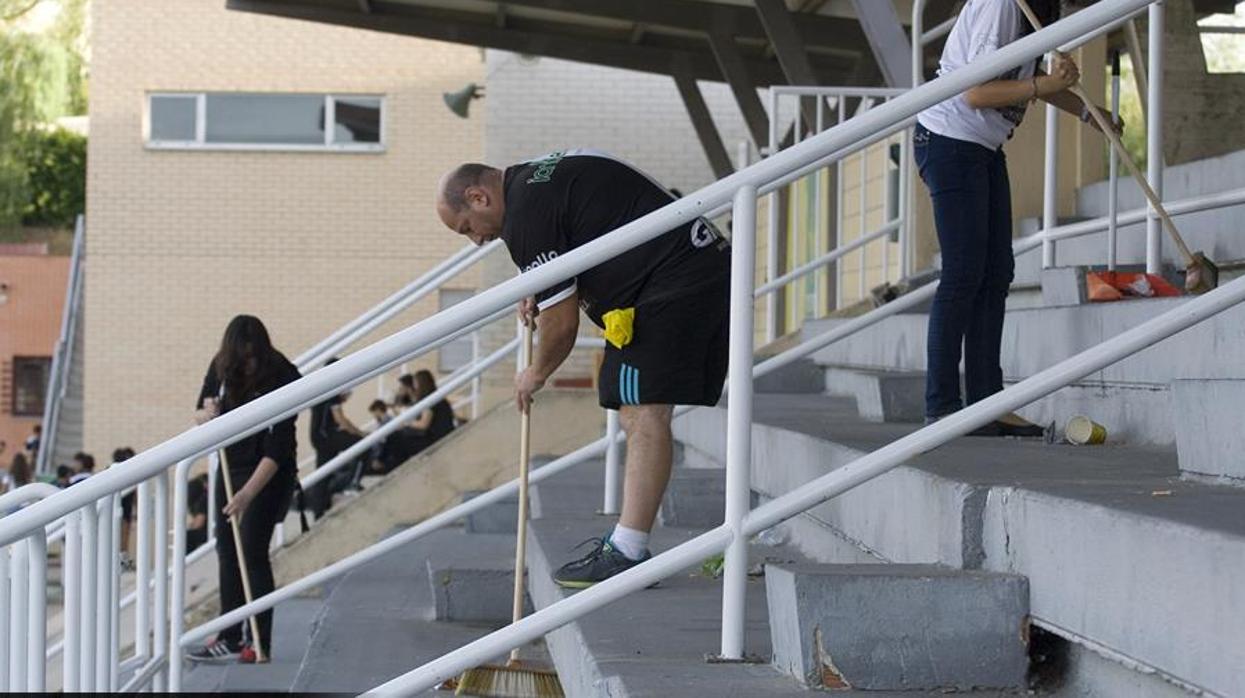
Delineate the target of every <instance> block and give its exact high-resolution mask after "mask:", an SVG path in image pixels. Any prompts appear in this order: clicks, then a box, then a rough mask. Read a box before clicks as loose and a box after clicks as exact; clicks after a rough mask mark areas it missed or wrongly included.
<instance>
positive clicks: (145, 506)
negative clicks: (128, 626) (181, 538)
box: [134, 480, 160, 657]
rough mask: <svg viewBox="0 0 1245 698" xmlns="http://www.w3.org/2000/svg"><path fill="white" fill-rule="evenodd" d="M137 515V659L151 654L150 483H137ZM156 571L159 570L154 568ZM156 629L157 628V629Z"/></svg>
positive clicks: (135, 602)
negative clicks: (149, 586)
mask: <svg viewBox="0 0 1245 698" xmlns="http://www.w3.org/2000/svg"><path fill="white" fill-rule="evenodd" d="M135 497H136V498H137V499H138V501H137V502H135V505H136V506H135V507H134V508H135V510H136V511H137V514H138V526H137V529H138V530H137V534H136V536H135V541H134V562H135V564H136V565H137V566H138V570H137V574H136V575H135V582H136V584H137V586H136V587H135V589H134V591H135V593H136V595H137V597H136V598H135V600H134V652H135V654H137V655H138V656H140V657H146V656H150V655H149V653H150V652H151V641H150V640H151V638H150V633H151V591H150V589H149V588H148V585H149V584H150V583H151V481H150V480H144V481H143V482H141V483H139V485H138V491H137V493H136V495H135ZM157 569H159V568H157ZM156 627H157V628H159V627H160V626H158V625H157V626H156Z"/></svg>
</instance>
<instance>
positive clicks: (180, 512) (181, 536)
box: [156, 459, 211, 693]
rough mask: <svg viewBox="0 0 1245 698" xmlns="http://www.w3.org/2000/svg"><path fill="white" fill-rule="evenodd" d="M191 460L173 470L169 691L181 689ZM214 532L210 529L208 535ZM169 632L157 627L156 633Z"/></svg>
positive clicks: (177, 691) (183, 462) (181, 463)
mask: <svg viewBox="0 0 1245 698" xmlns="http://www.w3.org/2000/svg"><path fill="white" fill-rule="evenodd" d="M191 464H192V461H190V460H189V459H187V460H184V461H181V462H180V463H178V464H177V467H176V468H175V469H174V470H173V583H172V593H171V594H170V597H171V598H170V600H169V627H168V628H167V632H168V634H169V639H168V677H169V680H168V686H167V688H168V690H169V692H171V693H180V692H181V690H182V634H183V633H184V632H185V629H186V508H187V501H186V500H187V493H186V490H187V482H186V477H187V475H189V473H190V466H191ZM210 533H211V529H209V534H210ZM165 631H166V629H165V628H162V627H161V626H159V625H157V626H156V632H157V633H162V632H165Z"/></svg>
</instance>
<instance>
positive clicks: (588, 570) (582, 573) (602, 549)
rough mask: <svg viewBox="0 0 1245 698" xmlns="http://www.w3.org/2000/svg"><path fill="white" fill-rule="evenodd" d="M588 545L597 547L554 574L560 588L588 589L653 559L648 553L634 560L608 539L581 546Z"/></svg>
mask: <svg viewBox="0 0 1245 698" xmlns="http://www.w3.org/2000/svg"><path fill="white" fill-rule="evenodd" d="M588 543H594V544H595V546H594V547H593V549H592V550H591V551H590V552H589V553H588V554H587V555H585V556H583V557H581V558H579V559H578V560H572V561H571V562H568V563H566V564H565V565H562V567H561V568H559V569H558V571H557V572H555V573H554V574H553V581H554V582H555V583H556V584H557V585H558V586H560V587H563V588H565V589H587V588H588V587H590V586H592V585H593V584H596V583H597V582H603V581H605V580H607V579H609V578H610V577H613V576H614V575H616V574H618V573H620V572H626V571H627V570H629V569H631V568H632V567H635V566H636V565H638V564H640V563H641V562H644V561H645V560H647V559H649V558H650V557H652V555H651V554H650V553H647V552H646V553H644V557H643V558H642V559H640V560H632V559H631V558H629V557H627V556H626V555H623V554H622V553H621V552H619V551H618V550H617V549H616V548H615V547H614V546H613V545H611V544H610V540H609V538H608V537H605V538H591V539H589V540H586V541H584V542H583V543H580V544H579V545H580V546H583V545H586V544H588ZM577 547H578V546H577Z"/></svg>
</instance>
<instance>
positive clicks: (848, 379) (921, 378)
mask: <svg viewBox="0 0 1245 698" xmlns="http://www.w3.org/2000/svg"><path fill="white" fill-rule="evenodd" d="M823 368H824V372H825V387H826V390H825V392H826V393H827V394H829V395H836V396H840V397H850V398H852V399H853V400H855V401H856V411H857V413H858V414H859V415H860V418H861V419H864V420H866V421H870V422H910V423H920V422H923V421H924V419H925V374H924V373H923V372H918V371H877V370H871V369H853V368H842V367H839V366H825V367H823Z"/></svg>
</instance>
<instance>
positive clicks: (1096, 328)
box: [804, 298, 1245, 447]
mask: <svg viewBox="0 0 1245 698" xmlns="http://www.w3.org/2000/svg"><path fill="white" fill-rule="evenodd" d="M1185 302H1186V299H1185V298H1159V299H1143V300H1128V301H1120V302H1116V303H1091V304H1086V305H1078V306H1064V307H1053V308H1048V307H1043V308H1033V309H1028V310H1014V311H1009V312H1008V314H1007V319H1006V322H1005V324H1004V327H1003V348H1002V352H1001V358H1002V365H1003V375H1004V381H1005V383H1007V384H1011V383H1015V382H1018V381H1020V380H1023V379H1024V378H1027V377H1029V376H1032V375H1034V374H1036V373H1038V372H1039V371H1041V370H1043V369H1045V368H1048V367H1050V366H1051V365H1053V364H1055V363H1057V362H1059V361H1061V360H1063V359H1066V358H1068V357H1070V356H1073V355H1074V354H1076V353H1079V352H1081V351H1084V350H1085V349H1089V348H1091V347H1093V346H1096V345H1098V344H1100V343H1102V342H1103V341H1105V340H1107V339H1110V338H1111V337H1115V336H1117V335H1119V334H1121V333H1122V332H1124V331H1126V330H1129V329H1131V328H1133V327H1136V326H1137V325H1140V324H1141V323H1143V322H1145V321H1146V320H1149V319H1151V318H1153V317H1155V316H1156V315H1159V314H1161V313H1163V312H1166V311H1168V310H1171V309H1173V308H1177V307H1180V306H1181V305H1182V304H1183V303H1185ZM836 322H840V321H836V320H818V321H813V322H810V323H808V325H806V326H805V329H804V333H805V336H806V337H812V336H814V335H815V334H818V333H820V332H824V331H826V330H827V329H829V328H831V327H833V326H834V325H835V323H836ZM927 325H928V318H927V316H925V315H911V314H901V315H897V316H895V317H891V318H888V319H886V320H884V321H882V322H880V323H878V324H876V325H874V326H872V327H870V328H868V329H865V330H862V331H861V332H859V333H857V334H856V335H854V336H853V337H852V338H851V339H850V340H849V341H845V342H838V343H836V344H832V345H830V346H828V347H826V348H825V349H823V350H821V351H819V352H817V353H816V354H815V355H814V356H813V359H814V360H815V361H817V362H818V363H820V364H822V365H827V366H838V367H851V368H865V369H875V370H885V371H901V372H910V371H924V370H925V368H926V366H925V358H926V356H925V352H926V331H927ZM1242 328H1245V307H1236V308H1232V309H1229V310H1227V311H1224V312H1223V313H1221V314H1219V315H1216V316H1215V317H1213V318H1210V319H1208V320H1206V321H1205V322H1202V323H1200V324H1198V325H1196V326H1194V327H1192V328H1190V329H1188V330H1185V331H1184V332H1182V333H1180V334H1178V335H1176V336H1174V337H1171V338H1169V339H1167V340H1164V341H1163V342H1160V343H1158V344H1156V345H1154V346H1152V347H1150V348H1148V349H1145V350H1143V351H1140V352H1138V353H1136V354H1134V355H1133V356H1131V357H1129V358H1127V359H1125V360H1124V361H1121V362H1119V363H1117V364H1115V365H1113V366H1109V367H1107V368H1105V369H1103V370H1102V371H1099V372H1097V373H1094V374H1091V375H1089V376H1087V377H1085V378H1084V379H1082V380H1081V381H1079V382H1077V383H1075V384H1073V385H1072V386H1069V387H1068V388H1065V389H1063V390H1060V391H1057V392H1055V393H1053V394H1052V395H1050V396H1048V397H1046V398H1043V399H1042V400H1039V401H1037V402H1034V403H1032V404H1031V405H1029V406H1028V407H1026V408H1025V409H1023V410H1021V414H1023V415H1024V416H1025V417H1028V418H1029V419H1030V420H1032V421H1034V422H1037V423H1039V424H1046V423H1049V422H1051V421H1056V422H1057V423H1058V424H1059V425H1060V426H1062V425H1063V423H1064V422H1065V421H1066V420H1067V419H1068V418H1070V417H1071V416H1073V415H1076V414H1085V415H1088V416H1090V417H1091V418H1093V419H1094V421H1097V422H1099V423H1101V424H1103V425H1105V426H1106V427H1107V431H1108V436H1109V438H1110V439H1111V440H1112V441H1114V442H1119V443H1127V444H1135V445H1147V444H1149V445H1159V446H1168V447H1170V446H1173V445H1174V444H1175V440H1176V435H1175V430H1174V428H1173V425H1172V420H1171V416H1170V413H1169V398H1170V394H1169V393H1168V385H1169V383H1170V382H1171V381H1172V380H1176V379H1182V378H1237V377H1240V368H1239V367H1240V366H1242V365H1245V329H1242Z"/></svg>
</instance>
